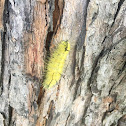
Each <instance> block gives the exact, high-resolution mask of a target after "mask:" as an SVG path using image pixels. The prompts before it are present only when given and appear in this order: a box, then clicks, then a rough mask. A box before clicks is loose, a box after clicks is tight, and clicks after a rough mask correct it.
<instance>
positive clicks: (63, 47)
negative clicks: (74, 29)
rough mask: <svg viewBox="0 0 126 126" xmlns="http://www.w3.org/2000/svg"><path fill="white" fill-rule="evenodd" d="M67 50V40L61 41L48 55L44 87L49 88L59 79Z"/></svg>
mask: <svg viewBox="0 0 126 126" xmlns="http://www.w3.org/2000/svg"><path fill="white" fill-rule="evenodd" d="M69 51H70V44H69V42H68V41H61V43H59V45H58V46H57V48H56V49H55V50H54V52H53V53H52V54H51V55H50V57H49V59H48V63H47V65H46V71H45V75H44V80H43V87H44V88H51V87H52V86H54V85H55V84H56V83H57V82H58V81H59V80H60V77H61V75H62V72H63V67H64V64H65V60H66V57H67V55H68V53H69Z"/></svg>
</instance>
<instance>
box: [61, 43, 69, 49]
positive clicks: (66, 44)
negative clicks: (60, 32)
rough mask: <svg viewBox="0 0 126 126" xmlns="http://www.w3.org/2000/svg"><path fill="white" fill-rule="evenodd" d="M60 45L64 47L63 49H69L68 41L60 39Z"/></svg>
mask: <svg viewBox="0 0 126 126" xmlns="http://www.w3.org/2000/svg"><path fill="white" fill-rule="evenodd" d="M61 46H62V48H63V49H65V51H70V44H69V42H68V41H62V42H61Z"/></svg>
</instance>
